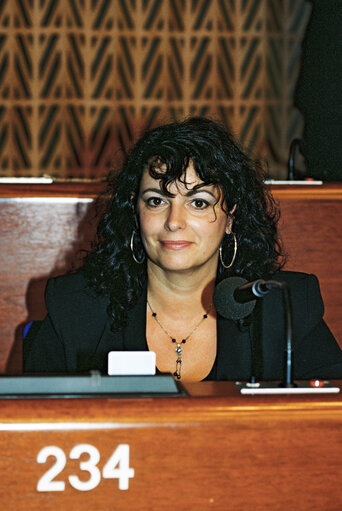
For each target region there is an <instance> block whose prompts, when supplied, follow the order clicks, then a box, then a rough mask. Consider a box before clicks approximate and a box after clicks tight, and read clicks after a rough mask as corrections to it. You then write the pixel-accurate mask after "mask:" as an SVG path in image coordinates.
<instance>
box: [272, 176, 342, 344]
mask: <svg viewBox="0 0 342 511" xmlns="http://www.w3.org/2000/svg"><path fill="white" fill-rule="evenodd" d="M273 195H274V197H275V198H276V199H278V200H279V204H280V208H281V213H282V216H281V221H280V224H279V228H280V233H281V236H282V239H283V242H284V246H285V250H286V252H287V254H288V260H287V264H286V267H285V269H287V270H295V271H305V272H307V273H314V274H315V275H317V277H318V278H319V281H320V285H321V291H322V296H323V299H324V303H325V316H324V317H325V320H326V322H327V323H328V325H329V327H330V328H331V330H332V332H333V333H334V335H335V337H336V338H337V340H338V341H339V342H340V344H341V346H342V297H341V291H342V257H341V254H342V236H341V235H342V228H341V219H342V186H341V185H339V184H338V185H333V184H330V185H323V186H315V185H313V186H310V185H308V186H296V187H293V186H292V187H291V186H289V187H281V186H275V187H273Z"/></svg>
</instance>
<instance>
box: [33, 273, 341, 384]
mask: <svg viewBox="0 0 342 511" xmlns="http://www.w3.org/2000/svg"><path fill="white" fill-rule="evenodd" d="M274 279H276V280H281V281H286V282H287V283H288V285H289V287H290V293H291V297H292V304H293V323H294V377H295V378H297V379H308V378H316V377H319V378H342V351H341V350H340V348H339V346H338V344H337V342H336V341H335V339H334V337H333V336H332V334H331V332H330V330H329V329H328V327H327V325H326V324H325V322H324V321H323V319H322V316H323V302H322V298H321V295H320V291H319V286H318V281H317V278H316V277H315V276H314V275H307V274H304V273H294V272H279V273H277V274H276V275H275V276H274ZM45 299H46V305H47V310H48V315H47V317H46V318H45V320H44V321H43V322H42V323H41V325H40V328H39V330H38V332H36V333H35V334H34V335H33V333H31V335H29V338H28V339H27V340H25V341H24V371H25V372H26V373H47V372H48V373H77V372H84V371H89V370H90V369H99V370H101V371H102V372H104V373H106V364H107V354H108V352H109V351H111V350H115V351H122V350H131V351H133V350H134V351H140V350H147V349H148V348H147V343H146V337H145V330H146V325H145V324H146V290H145V292H144V293H143V295H142V296H141V297H140V299H139V301H138V303H137V305H136V306H135V307H134V308H133V309H132V310H131V311H129V313H128V324H127V327H126V328H125V329H124V330H123V331H120V332H112V331H111V330H110V321H109V317H108V315H107V312H106V308H107V304H108V298H106V297H98V296H95V295H94V293H93V292H92V291H90V290H89V289H87V287H86V283H85V280H84V277H83V275H82V273H76V274H71V275H65V276H62V277H57V278H54V279H51V280H49V282H48V284H47V288H46V293H45ZM32 332H33V331H32ZM30 337H31V338H30ZM217 343H218V346H217V357H216V361H215V363H214V366H213V368H212V370H211V372H210V374H209V375H208V377H207V379H211V380H248V379H249V378H250V376H251V371H252V370H251V364H252V359H253V361H254V365H255V366H256V371H257V373H258V374H257V377H258V378H260V379H264V380H273V379H275V380H277V379H278V380H279V379H281V378H282V377H283V368H284V347H285V341H284V313H283V307H282V297H281V293H280V292H279V291H273V292H271V293H269V294H268V295H267V296H266V297H265V298H263V299H262V300H260V301H259V302H258V303H257V307H256V308H255V312H254V319H253V321H252V322H251V325H250V326H245V325H242V324H240V323H239V322H235V321H231V320H227V319H224V318H222V317H221V316H219V317H218V321H217ZM252 352H253V356H252Z"/></svg>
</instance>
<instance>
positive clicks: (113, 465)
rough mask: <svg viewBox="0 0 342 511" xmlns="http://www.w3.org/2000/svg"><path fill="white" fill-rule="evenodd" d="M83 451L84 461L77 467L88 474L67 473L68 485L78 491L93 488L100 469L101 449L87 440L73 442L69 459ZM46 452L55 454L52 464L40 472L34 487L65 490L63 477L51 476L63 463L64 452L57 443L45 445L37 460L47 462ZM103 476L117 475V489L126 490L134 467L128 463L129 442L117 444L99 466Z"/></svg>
mask: <svg viewBox="0 0 342 511" xmlns="http://www.w3.org/2000/svg"><path fill="white" fill-rule="evenodd" d="M82 454H88V459H87V460H86V461H80V470H82V471H86V472H88V473H89V474H90V476H89V478H88V479H87V480H86V481H82V480H81V479H79V477H78V476H77V475H70V476H69V477H68V479H69V483H70V485H71V486H72V487H73V488H75V489H76V490H79V491H89V490H93V489H94V488H96V486H97V485H98V484H99V483H100V481H101V471H100V469H99V468H98V466H97V464H98V462H99V461H100V453H99V451H98V449H96V447H94V446H93V445H90V444H78V445H75V446H74V447H73V448H72V449H71V451H70V454H69V458H70V459H72V460H75V459H79V458H80V457H81V455H82ZM49 456H54V457H55V458H56V461H55V463H54V464H53V465H52V467H50V468H49V470H47V472H45V474H43V475H42V477H41V478H40V479H39V481H38V484H37V491H64V490H65V482H64V481H54V478H55V477H56V476H57V475H58V474H60V473H61V472H62V470H63V469H64V467H65V465H66V461H67V458H66V455H65V453H64V451H63V450H62V449H61V448H60V447H56V446H55V445H48V446H46V447H44V448H43V449H42V450H41V451H39V453H38V456H37V462H38V463H46V461H47V459H48V457H49ZM102 477H103V478H104V479H118V483H119V490H128V486H129V480H130V478H132V477H134V469H133V468H130V466H129V445H127V444H120V445H118V446H117V448H116V449H115V451H114V452H113V454H112V455H111V456H110V458H109V460H108V461H107V463H106V464H105V465H104V467H103V469H102Z"/></svg>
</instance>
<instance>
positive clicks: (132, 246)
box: [130, 230, 145, 264]
mask: <svg viewBox="0 0 342 511" xmlns="http://www.w3.org/2000/svg"><path fill="white" fill-rule="evenodd" d="M134 235H135V230H134V231H133V232H132V236H131V242H130V247H131V252H132V257H133V259H134V261H135V262H136V263H137V264H142V263H143V262H144V261H145V254H144V255H143V257H142V258H141V259H137V258H136V257H135V255H134Z"/></svg>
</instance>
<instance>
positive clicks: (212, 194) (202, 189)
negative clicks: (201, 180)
mask: <svg viewBox="0 0 342 511" xmlns="http://www.w3.org/2000/svg"><path fill="white" fill-rule="evenodd" d="M198 193H208V194H209V195H211V196H212V197H214V199H216V195H215V194H214V193H213V192H211V191H210V190H207V189H205V188H193V189H192V190H189V191H188V192H187V193H186V194H185V196H186V197H192V196H193V195H196V194H198Z"/></svg>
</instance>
